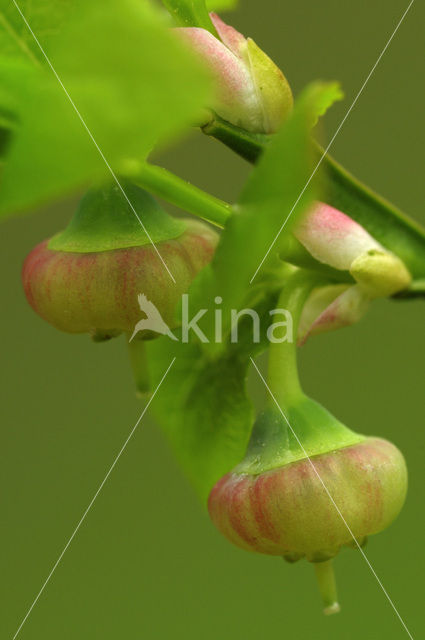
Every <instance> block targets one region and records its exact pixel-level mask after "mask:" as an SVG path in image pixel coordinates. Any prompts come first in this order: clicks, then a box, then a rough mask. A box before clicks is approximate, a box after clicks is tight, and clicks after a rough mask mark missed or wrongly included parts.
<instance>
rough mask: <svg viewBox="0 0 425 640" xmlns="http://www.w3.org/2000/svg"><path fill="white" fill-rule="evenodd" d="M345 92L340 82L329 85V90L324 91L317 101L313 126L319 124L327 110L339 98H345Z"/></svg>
mask: <svg viewBox="0 0 425 640" xmlns="http://www.w3.org/2000/svg"><path fill="white" fill-rule="evenodd" d="M343 98H344V92H343V90H342V89H341V85H340V84H339V82H332V83H331V84H329V85H328V90H327V91H326V92H323V94H322V95H321V97H320V98H319V99H318V101H317V103H316V109H315V114H314V119H313V123H312V126H314V125H315V124H317V122H318V120H319V118H320V117H321V116H323V115H325V113H326V112H327V110H328V109H329V108H330V107H331V106H332V105H333V104H334V103H335V102H337V101H338V100H343Z"/></svg>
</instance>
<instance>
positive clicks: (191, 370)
mask: <svg viewBox="0 0 425 640" xmlns="http://www.w3.org/2000/svg"><path fill="white" fill-rule="evenodd" d="M147 350H148V357H149V369H150V374H151V376H152V377H153V380H154V386H155V384H157V383H158V381H159V379H160V377H161V376H162V375H163V373H164V371H165V370H166V368H167V366H168V365H169V364H170V362H171V359H172V357H174V356H175V357H176V360H175V362H174V365H173V366H172V368H171V370H170V372H169V374H168V376H167V378H166V379H165V381H164V383H163V385H162V386H161V388H160V390H159V392H158V395H157V396H156V397H155V400H154V402H153V403H152V411H153V413H154V416H155V417H156V418H157V419H158V421H159V423H160V425H161V427H162V429H163V430H164V433H165V434H166V436H167V439H168V440H169V442H170V445H171V447H172V449H173V451H174V453H175V455H176V457H177V459H178V461H179V462H180V464H181V465H182V467H183V469H184V471H185V473H186V475H187V476H188V477H189V479H190V481H191V482H192V484H193V485H194V486H195V488H196V489H197V491H198V493H199V494H200V496H201V498H202V499H203V500H205V499H206V498H207V496H208V493H209V491H210V489H211V488H212V486H213V485H214V484H215V482H216V481H217V480H218V479H219V478H220V477H221V476H222V475H223V474H224V473H226V472H227V471H229V470H230V469H231V468H232V467H233V466H234V465H235V464H237V463H238V462H239V461H240V460H241V458H242V456H243V454H244V452H245V449H246V446H247V444H248V439H249V434H250V431H251V427H252V418H253V416H252V409H251V405H250V403H249V401H248V399H247V396H246V393H245V378H246V374H247V369H248V362H247V360H246V359H245V360H243V361H241V360H239V359H238V358H237V357H236V355H233V354H228V353H227V352H225V353H224V354H222V355H221V357H220V358H217V359H215V360H213V361H210V360H209V359H207V358H206V356H205V352H203V350H202V348H201V346H200V345H199V344H197V343H192V344H182V343H179V344H177V346H174V344H173V345H172V347H171V346H170V341H169V340H168V339H166V338H165V339H164V338H159V339H158V340H155V341H152V342H151V343H150V344H148V345H147Z"/></svg>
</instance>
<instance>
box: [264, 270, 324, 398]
mask: <svg viewBox="0 0 425 640" xmlns="http://www.w3.org/2000/svg"><path fill="white" fill-rule="evenodd" d="M318 282H319V279H318V278H317V277H316V276H314V275H313V274H311V273H309V272H306V271H303V270H300V269H297V270H296V271H294V272H293V274H292V275H291V276H290V277H289V278H288V280H287V281H286V282H285V286H284V288H283V290H282V292H281V294H280V296H279V301H278V304H277V309H285V310H286V311H288V312H289V313H290V315H291V318H292V341H291V342H290V341H289V340H285V341H282V342H279V341H275V342H271V343H270V348H269V367H268V385H269V387H270V390H271V392H272V394H273V396H274V397H275V399H276V401H277V403H278V404H279V406H280V407H281V408H282V409H283V408H286V409H287V408H288V407H290V406H292V405H295V404H296V403H297V402H298V400H299V399H300V398H301V397H302V396H303V392H302V389H301V384H300V380H299V376H298V366H297V344H296V340H297V330H298V324H299V320H300V316H301V312H302V309H303V307H304V304H305V301H306V300H307V298H308V296H309V294H310V292H311V290H312V289H313V287H315V286H316V285H317V284H318ZM281 329H282V331H281V336H279V331H278V330H275V333H274V337H275V338H277V339H279V337H281V338H283V337H284V335H285V333H286V332H287V327H281ZM288 337H289V336H288Z"/></svg>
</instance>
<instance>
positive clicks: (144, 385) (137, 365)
mask: <svg viewBox="0 0 425 640" xmlns="http://www.w3.org/2000/svg"><path fill="white" fill-rule="evenodd" d="M126 337H127V341H128V340H129V337H130V336H129V335H127V336H126ZM128 349H129V354H130V363H131V368H132V370H133V375H134V381H135V383H136V389H137V391H138V393H139V394H141V395H142V394H145V393H149V392H150V390H151V385H150V381H149V375H148V366H147V357H146V344H145V341H144V340H138V339H137V338H136V339H135V340H132V341H131V342H129V343H128Z"/></svg>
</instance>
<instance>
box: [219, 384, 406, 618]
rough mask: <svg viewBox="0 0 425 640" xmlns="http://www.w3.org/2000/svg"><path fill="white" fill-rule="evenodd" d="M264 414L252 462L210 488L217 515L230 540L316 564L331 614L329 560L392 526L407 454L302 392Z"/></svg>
mask: <svg viewBox="0 0 425 640" xmlns="http://www.w3.org/2000/svg"><path fill="white" fill-rule="evenodd" d="M285 415H286V417H287V421H286V420H285V419H284V418H283V416H282V415H281V414H280V413H279V412H278V411H277V410H276V408H275V407H272V408H269V409H266V410H265V411H264V412H263V413H262V414H260V415H259V416H258V418H257V421H256V423H255V425H254V428H253V431H252V436H251V439H250V443H249V446H248V450H247V453H246V456H245V458H244V459H243V460H242V462H241V463H240V464H239V465H238V466H237V467H235V468H234V469H233V470H232V471H230V472H229V473H227V474H226V475H225V476H224V477H223V478H221V480H219V481H218V482H217V484H216V485H215V486H214V487H213V489H212V491H211V493H210V495H209V499H208V510H209V513H210V517H211V519H212V521H213V523H214V524H215V526H216V527H217V528H218V530H219V531H220V532H221V533H222V534H223V535H224V536H225V537H226V538H227V539H228V540H229V541H230V542H232V543H233V544H235V545H236V546H238V547H240V548H242V549H245V550H246V551H252V552H256V553H264V554H267V555H275V556H282V557H283V558H284V559H285V560H287V561H288V562H295V561H297V560H300V559H301V558H306V559H307V560H308V561H310V562H313V563H315V568H316V575H317V578H318V583H319V589H320V592H321V595H322V599H323V604H324V612H325V613H327V614H329V613H336V612H337V611H339V605H338V601H337V596H336V586H335V579H334V576H333V570H332V567H331V564H330V563H331V559H332V558H333V557H334V556H336V555H337V554H338V552H339V551H340V549H341V548H343V547H346V546H348V547H354V548H358V547H359V546H362V545H363V544H364V543H365V542H366V539H367V537H368V536H370V535H372V534H375V533H378V532H380V531H382V530H383V529H385V528H386V527H388V525H389V524H391V522H392V521H393V520H394V519H395V518H396V516H397V515H398V513H399V512H400V510H401V508H402V506H403V503H404V500H405V497H406V491H407V470H406V464H405V461H404V458H403V456H402V454H401V453H400V451H399V450H398V449H397V448H396V447H395V446H394V445H393V444H391V443H390V442H388V441H386V440H382V439H380V438H372V437H365V436H362V435H358V434H355V433H354V432H352V431H351V430H350V429H348V428H347V427H345V426H344V425H343V424H341V423H340V422H339V421H337V420H336V419H335V418H334V417H333V416H332V415H331V414H330V413H329V412H327V411H326V409H324V408H323V407H321V405H319V404H317V403H316V402H314V401H313V400H310V399H309V398H307V397H306V396H304V395H303V394H302V395H301V396H300V397H299V399H298V400H297V401H296V402H295V403H292V402H290V403H289V406H288V407H286V409H285Z"/></svg>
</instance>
